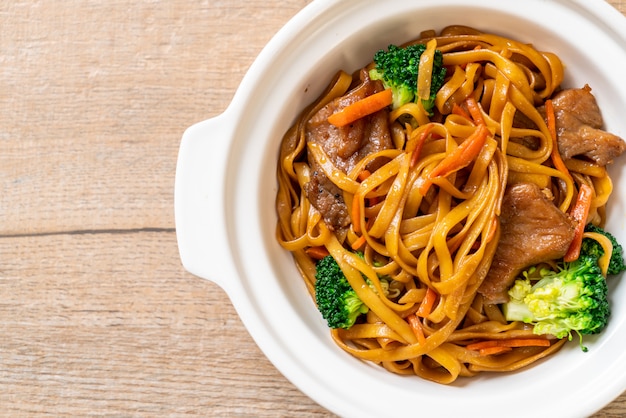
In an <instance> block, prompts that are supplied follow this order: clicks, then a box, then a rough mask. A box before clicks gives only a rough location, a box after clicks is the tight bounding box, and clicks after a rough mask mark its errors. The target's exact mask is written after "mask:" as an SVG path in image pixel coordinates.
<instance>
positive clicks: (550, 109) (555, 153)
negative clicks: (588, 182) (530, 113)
mask: <svg viewBox="0 0 626 418" xmlns="http://www.w3.org/2000/svg"><path fill="white" fill-rule="evenodd" d="M545 109H546V119H547V120H548V131H550V137H551V140H552V153H551V154H550V156H551V157H552V163H553V164H554V167H555V168H556V169H557V170H559V171H560V172H562V173H563V174H565V175H566V176H567V177H569V178H570V179H571V178H572V175H571V174H570V172H569V170H568V168H567V166H566V165H565V163H564V162H563V159H562V158H561V153H560V152H559V145H558V142H557V135H556V115H555V114H554V105H553V104H552V100H550V99H548V100H546V103H545Z"/></svg>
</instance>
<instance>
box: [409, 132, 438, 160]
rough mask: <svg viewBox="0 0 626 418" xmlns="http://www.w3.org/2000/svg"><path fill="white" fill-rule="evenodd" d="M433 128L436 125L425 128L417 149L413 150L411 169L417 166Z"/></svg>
mask: <svg viewBox="0 0 626 418" xmlns="http://www.w3.org/2000/svg"><path fill="white" fill-rule="evenodd" d="M433 126H434V125H433V124H432V123H429V124H428V126H426V128H424V130H423V131H422V133H421V135H420V137H419V138H418V140H417V143H416V144H415V148H413V153H412V154H411V163H410V167H411V168H414V167H415V166H416V165H417V161H418V160H419V158H420V154H421V153H422V148H424V143H425V142H426V139H427V138H428V135H430V131H431V130H432V129H433Z"/></svg>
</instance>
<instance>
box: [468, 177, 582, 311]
mask: <svg viewBox="0 0 626 418" xmlns="http://www.w3.org/2000/svg"><path fill="white" fill-rule="evenodd" d="M500 226H501V234H500V241H499V243H498V248H497V249H496V253H495V255H494V258H493V261H492V263H491V268H490V270H489V272H488V273H487V276H486V277H485V281H484V282H483V283H482V285H481V287H480V288H479V290H478V291H479V292H480V293H481V294H482V295H483V296H484V298H485V300H486V302H487V303H504V302H507V301H508V300H509V296H508V294H507V291H508V289H509V288H510V287H511V285H512V284H513V282H514V281H515V279H516V277H517V276H518V275H519V274H520V273H521V272H522V271H523V270H524V269H526V268H528V267H530V266H532V265H535V264H538V263H541V262H544V261H549V260H554V259H557V258H561V257H563V256H564V255H565V253H566V252H567V249H568V248H569V245H570V243H571V242H572V239H573V238H574V229H575V227H576V222H575V221H574V220H572V219H571V218H570V217H569V216H568V215H567V214H565V213H563V212H562V211H561V210H560V209H559V208H558V207H556V206H555V205H554V203H552V201H550V200H549V199H548V198H547V197H546V195H545V194H544V193H543V192H542V190H541V189H540V188H539V186H537V185H536V184H534V183H518V184H514V185H511V186H509V187H508V188H507V190H506V192H505V194H504V198H503V201H502V211H501V214H500Z"/></svg>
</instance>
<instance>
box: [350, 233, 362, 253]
mask: <svg viewBox="0 0 626 418" xmlns="http://www.w3.org/2000/svg"><path fill="white" fill-rule="evenodd" d="M365 241H366V239H365V235H361V236H360V237H358V238H357V239H355V240H354V242H353V243H352V245H351V246H350V247H351V248H352V249H353V250H354V251H356V250H358V249H359V248H361V247H362V246H363V245H365Z"/></svg>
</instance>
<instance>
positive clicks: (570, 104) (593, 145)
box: [552, 86, 626, 166]
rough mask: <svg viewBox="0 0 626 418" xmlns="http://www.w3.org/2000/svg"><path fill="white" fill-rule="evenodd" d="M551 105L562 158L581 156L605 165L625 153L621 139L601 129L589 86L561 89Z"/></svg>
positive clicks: (625, 143)
mask: <svg viewBox="0 0 626 418" xmlns="http://www.w3.org/2000/svg"><path fill="white" fill-rule="evenodd" d="M552 103H553V104H554V113H555V116H556V128H557V138H558V144H559V151H560V153H561V155H562V156H563V158H572V157H575V156H584V157H586V158H589V159H590V160H592V161H594V162H595V163H596V164H598V165H601V166H605V165H607V164H609V163H611V162H612V161H613V159H615V158H617V157H619V156H620V155H621V154H622V153H623V152H624V151H626V142H624V140H623V139H622V138H620V137H619V136H617V135H613V134H611V133H609V132H606V131H603V130H602V129H601V128H602V124H603V120H602V115H601V113H600V108H599V107H598V104H597V102H596V98H595V97H594V96H593V94H591V88H590V87H589V86H585V87H583V88H582V89H568V90H563V91H561V92H559V93H557V94H556V95H555V96H554V98H553V99H552Z"/></svg>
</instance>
